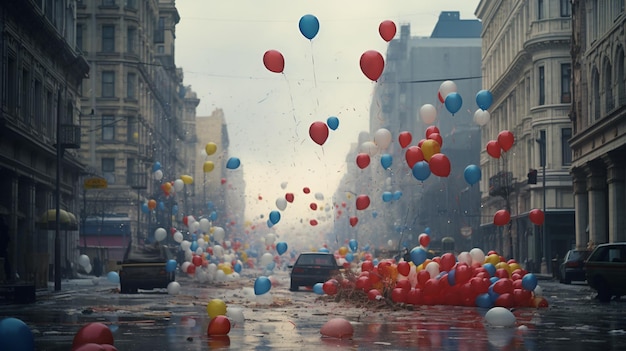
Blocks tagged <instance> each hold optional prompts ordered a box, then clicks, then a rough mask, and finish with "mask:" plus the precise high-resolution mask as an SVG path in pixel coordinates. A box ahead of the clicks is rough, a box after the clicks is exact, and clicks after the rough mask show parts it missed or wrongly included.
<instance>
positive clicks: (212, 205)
mask: <svg viewBox="0 0 626 351" xmlns="http://www.w3.org/2000/svg"><path fill="white" fill-rule="evenodd" d="M206 207H207V208H208V209H209V210H212V209H214V208H215V204H214V203H213V201H209V202H207V203H206Z"/></svg>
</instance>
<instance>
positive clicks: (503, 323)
mask: <svg viewBox="0 0 626 351" xmlns="http://www.w3.org/2000/svg"><path fill="white" fill-rule="evenodd" d="M485 321H486V322H487V323H488V324H489V325H491V326H493V327H513V326H515V322H516V318H515V315H513V313H512V312H511V311H509V310H508V309H506V308H504V307H493V308H491V309H490V310H489V311H487V313H486V314H485Z"/></svg>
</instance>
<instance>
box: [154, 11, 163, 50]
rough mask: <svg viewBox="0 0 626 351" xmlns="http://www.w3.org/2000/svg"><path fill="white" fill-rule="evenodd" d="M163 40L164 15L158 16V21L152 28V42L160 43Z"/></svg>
mask: <svg viewBox="0 0 626 351" xmlns="http://www.w3.org/2000/svg"><path fill="white" fill-rule="evenodd" d="M164 42H165V17H159V22H158V23H157V25H156V29H155V30H154V43H155V44H161V43H164Z"/></svg>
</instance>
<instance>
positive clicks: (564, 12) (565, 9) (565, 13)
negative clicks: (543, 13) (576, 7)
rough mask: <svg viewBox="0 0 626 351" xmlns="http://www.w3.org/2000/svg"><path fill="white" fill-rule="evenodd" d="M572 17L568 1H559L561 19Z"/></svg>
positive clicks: (570, 5)
mask: <svg viewBox="0 0 626 351" xmlns="http://www.w3.org/2000/svg"><path fill="white" fill-rule="evenodd" d="M571 16H572V3H570V0H561V17H571Z"/></svg>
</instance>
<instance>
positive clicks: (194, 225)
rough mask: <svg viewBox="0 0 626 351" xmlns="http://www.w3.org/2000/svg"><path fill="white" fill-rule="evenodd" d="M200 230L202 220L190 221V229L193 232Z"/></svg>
mask: <svg viewBox="0 0 626 351" xmlns="http://www.w3.org/2000/svg"><path fill="white" fill-rule="evenodd" d="M198 230H200V222H196V221H194V222H193V223H189V231H190V232H192V233H197V232H198Z"/></svg>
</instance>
